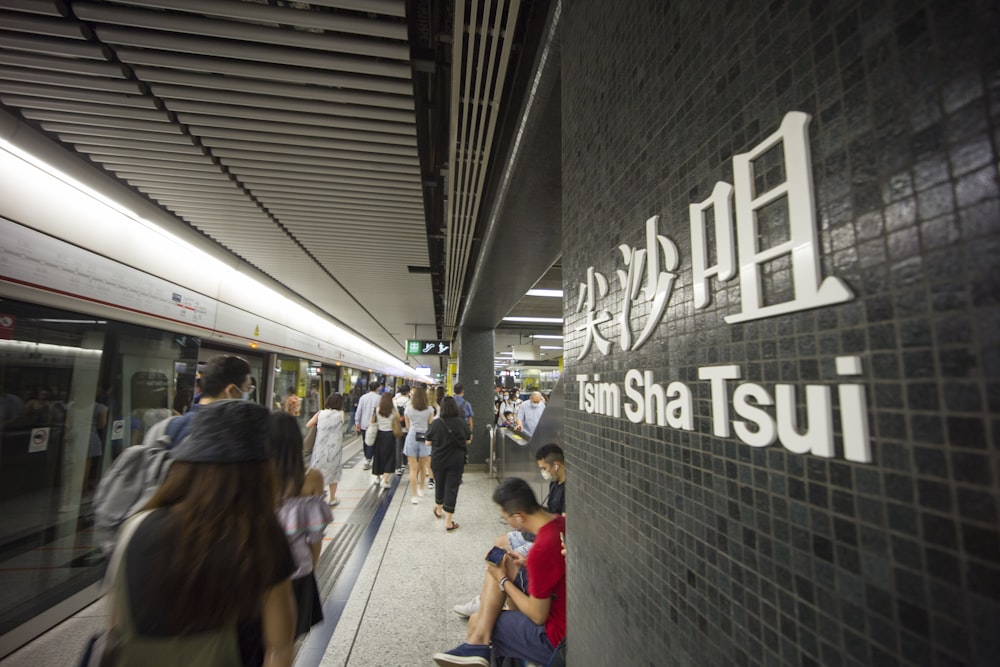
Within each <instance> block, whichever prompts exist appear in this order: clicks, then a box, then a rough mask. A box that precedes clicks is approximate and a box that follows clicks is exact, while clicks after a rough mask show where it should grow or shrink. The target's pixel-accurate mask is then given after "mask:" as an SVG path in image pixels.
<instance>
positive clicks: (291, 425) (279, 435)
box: [268, 410, 306, 502]
mask: <svg viewBox="0 0 1000 667" xmlns="http://www.w3.org/2000/svg"><path fill="white" fill-rule="evenodd" d="M268 435H269V440H268V442H269V445H270V450H271V461H273V462H274V470H275V473H276V475H275V476H276V477H277V484H276V485H275V486H276V487H277V488H276V490H277V492H278V495H279V496H281V498H291V497H294V496H297V495H299V493H300V492H301V491H302V484H303V483H304V482H305V479H306V464H305V461H304V460H303V458H302V431H300V430H299V422H298V420H297V419H295V417H293V416H292V415H290V414H288V413H287V412H282V411H280V410H276V411H274V412H272V413H271V424H270V429H269V434H268ZM279 502H280V500H279Z"/></svg>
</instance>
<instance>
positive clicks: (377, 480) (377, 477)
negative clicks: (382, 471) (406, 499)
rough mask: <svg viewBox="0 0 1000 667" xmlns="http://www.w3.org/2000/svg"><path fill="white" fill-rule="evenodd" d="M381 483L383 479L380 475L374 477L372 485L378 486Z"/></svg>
mask: <svg viewBox="0 0 1000 667" xmlns="http://www.w3.org/2000/svg"><path fill="white" fill-rule="evenodd" d="M381 481H382V478H381V477H379V476H378V475H372V484H378V483H379V482H381Z"/></svg>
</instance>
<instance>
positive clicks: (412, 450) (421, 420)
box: [403, 387, 434, 505]
mask: <svg viewBox="0 0 1000 667" xmlns="http://www.w3.org/2000/svg"><path fill="white" fill-rule="evenodd" d="M433 420H434V408H432V407H431V406H429V405H427V390H426V389H424V388H423V387H417V388H416V389H414V390H413V391H412V392H411V393H410V404H409V405H408V406H406V412H405V413H404V414H403V422H404V423H405V424H406V428H407V429H409V430H408V431H407V433H406V442H405V443H403V454H405V455H406V457H407V459H408V460H409V464H410V495H411V496H412V499H411V500H410V502H411V503H413V504H414V505H416V504H417V503H419V502H420V496H422V495H424V480H425V479H426V478H427V468H428V467H430V461H431V448H430V447H428V446H427V443H426V442H424V435H425V434H426V433H427V425H428V424H430V423H431V422H432V421H433Z"/></svg>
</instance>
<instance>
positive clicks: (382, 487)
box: [378, 482, 392, 489]
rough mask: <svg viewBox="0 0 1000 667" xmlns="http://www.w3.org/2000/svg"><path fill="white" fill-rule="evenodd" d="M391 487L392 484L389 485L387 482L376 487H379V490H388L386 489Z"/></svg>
mask: <svg viewBox="0 0 1000 667" xmlns="http://www.w3.org/2000/svg"><path fill="white" fill-rule="evenodd" d="M391 486H392V484H390V483H389V482H382V483H381V484H379V485H378V487H379V488H380V489H388V488H390V487H391Z"/></svg>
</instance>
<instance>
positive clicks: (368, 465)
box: [361, 459, 372, 470]
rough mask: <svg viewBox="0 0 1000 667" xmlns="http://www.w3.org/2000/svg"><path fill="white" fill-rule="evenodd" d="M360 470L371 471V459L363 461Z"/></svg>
mask: <svg viewBox="0 0 1000 667" xmlns="http://www.w3.org/2000/svg"><path fill="white" fill-rule="evenodd" d="M361 468H362V469H363V470H371V468H372V460H371V459H365V463H364V465H363V466H361Z"/></svg>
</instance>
